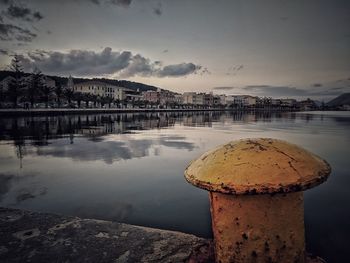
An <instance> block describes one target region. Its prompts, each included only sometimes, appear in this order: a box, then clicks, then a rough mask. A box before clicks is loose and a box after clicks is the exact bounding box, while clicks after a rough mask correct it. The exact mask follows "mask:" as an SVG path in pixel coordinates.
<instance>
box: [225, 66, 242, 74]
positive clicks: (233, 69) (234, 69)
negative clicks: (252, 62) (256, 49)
mask: <svg viewBox="0 0 350 263" xmlns="http://www.w3.org/2000/svg"><path fill="white" fill-rule="evenodd" d="M243 68H244V65H238V66H232V67H229V68H228V69H227V73H226V75H233V76H235V75H237V73H238V72H239V71H241V70H242V69H243Z"/></svg>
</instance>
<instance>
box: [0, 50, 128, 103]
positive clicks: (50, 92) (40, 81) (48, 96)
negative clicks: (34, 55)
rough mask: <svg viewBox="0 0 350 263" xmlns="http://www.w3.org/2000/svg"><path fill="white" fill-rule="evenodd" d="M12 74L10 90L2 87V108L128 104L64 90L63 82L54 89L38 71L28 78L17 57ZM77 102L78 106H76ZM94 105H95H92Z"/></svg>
mask: <svg viewBox="0 0 350 263" xmlns="http://www.w3.org/2000/svg"><path fill="white" fill-rule="evenodd" d="M9 68H10V70H11V72H12V74H11V78H10V80H9V82H8V85H7V89H6V90H5V89H4V87H3V85H2V86H1V87H0V107H6V108H7V107H12V108H18V107H22V108H23V107H24V108H35V107H37V106H38V104H42V105H43V106H45V107H46V108H49V107H50V106H54V107H62V106H66V107H79V108H80V107H82V106H83V105H82V103H85V107H89V105H90V106H92V105H93V106H94V107H104V106H105V105H109V107H110V106H111V104H112V103H116V104H117V105H120V104H121V105H123V104H124V105H125V104H126V103H127V102H126V101H120V100H115V99H114V98H111V97H105V96H99V95H94V94H87V93H80V92H74V91H73V90H72V89H70V88H68V87H63V85H62V82H56V83H55V85H54V86H50V85H47V83H46V82H45V76H44V75H43V74H42V72H41V71H40V70H39V69H38V68H35V69H34V70H33V72H32V73H31V74H29V76H26V77H24V76H25V73H24V71H23V68H22V66H21V63H20V59H19V57H18V56H17V55H15V56H14V58H13V59H12V61H11V64H10V66H9ZM73 102H75V103H73ZM91 104H92V105H91Z"/></svg>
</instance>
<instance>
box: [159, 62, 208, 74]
mask: <svg viewBox="0 0 350 263" xmlns="http://www.w3.org/2000/svg"><path fill="white" fill-rule="evenodd" d="M201 68H202V67H201V66H199V65H195V64H193V63H181V64H177V65H169V66H165V67H164V68H163V69H161V70H159V71H158V74H157V75H158V76H159V77H181V76H186V75H189V74H193V73H196V72H197V71H198V70H200V69H201Z"/></svg>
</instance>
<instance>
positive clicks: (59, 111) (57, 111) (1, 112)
mask: <svg viewBox="0 0 350 263" xmlns="http://www.w3.org/2000/svg"><path fill="white" fill-rule="evenodd" d="M191 111H192V112H193V111H202V112H203V111H274V112H282V111H284V112H285V111H293V110H291V109H286V110H276V109H225V108H216V109H140V108H124V109H120V108H105V109H100V108H81V109H70V108H52V109H0V116H36V115H69V114H96V113H138V112H142V113H144V112H191Z"/></svg>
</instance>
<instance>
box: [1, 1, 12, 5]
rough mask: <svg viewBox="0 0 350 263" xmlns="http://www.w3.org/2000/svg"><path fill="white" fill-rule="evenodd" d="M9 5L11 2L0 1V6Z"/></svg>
mask: <svg viewBox="0 0 350 263" xmlns="http://www.w3.org/2000/svg"><path fill="white" fill-rule="evenodd" d="M10 3H11V0H0V4H3V5H8V4H10Z"/></svg>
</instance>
